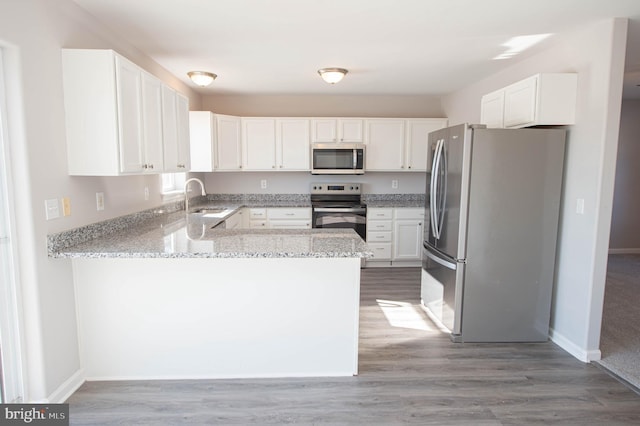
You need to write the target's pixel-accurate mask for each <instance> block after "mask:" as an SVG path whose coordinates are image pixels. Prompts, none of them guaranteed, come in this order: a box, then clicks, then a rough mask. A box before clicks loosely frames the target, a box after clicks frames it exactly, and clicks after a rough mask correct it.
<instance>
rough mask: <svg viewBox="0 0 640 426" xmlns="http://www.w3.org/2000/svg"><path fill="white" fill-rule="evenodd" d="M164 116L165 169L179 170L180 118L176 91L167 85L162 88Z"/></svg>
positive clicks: (170, 170) (167, 170)
mask: <svg viewBox="0 0 640 426" xmlns="http://www.w3.org/2000/svg"><path fill="white" fill-rule="evenodd" d="M162 116H163V120H162V128H163V136H164V137H163V146H164V167H165V171H166V172H177V171H180V170H178V120H177V109H176V92H175V91H173V89H171V88H170V87H167V86H164V87H163V88H162Z"/></svg>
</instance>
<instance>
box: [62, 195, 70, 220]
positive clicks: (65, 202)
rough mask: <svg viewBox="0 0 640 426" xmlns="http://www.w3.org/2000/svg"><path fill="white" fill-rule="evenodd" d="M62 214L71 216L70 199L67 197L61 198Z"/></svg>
mask: <svg viewBox="0 0 640 426" xmlns="http://www.w3.org/2000/svg"><path fill="white" fill-rule="evenodd" d="M62 215H63V216H71V199H70V198H69V197H64V198H63V199H62Z"/></svg>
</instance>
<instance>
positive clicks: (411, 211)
mask: <svg viewBox="0 0 640 426" xmlns="http://www.w3.org/2000/svg"><path fill="white" fill-rule="evenodd" d="M423 224H424V209H422V208H397V209H395V216H394V221H393V260H394V261H419V260H420V258H421V255H422V240H423V235H422V234H423V229H424V228H423Z"/></svg>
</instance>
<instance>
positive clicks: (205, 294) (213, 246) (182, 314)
mask: <svg viewBox="0 0 640 426" xmlns="http://www.w3.org/2000/svg"><path fill="white" fill-rule="evenodd" d="M274 201H277V200H274ZM216 202H217V201H215V200H208V201H207V205H211V203H213V204H215V203H216ZM224 204H225V205H226V206H227V207H229V206H230V204H229V203H224ZM247 204H249V203H245V202H242V203H239V204H238V205H237V207H238V208H239V207H240V205H242V206H245V205H247ZM261 205H263V204H261ZM170 210H171V209H170V208H163V209H162V210H150V211H146V212H141V213H140V214H136V215H131V216H128V217H125V218H120V219H117V220H112V221H107V222H104V223H100V224H93V225H89V226H87V227H84V228H81V229H77V230H71V231H67V232H65V233H61V234H56V235H52V236H49V239H48V248H49V255H50V257H52V258H55V259H54V261H60V262H64V261H70V262H71V263H72V267H73V277H74V286H75V296H76V309H77V316H78V333H79V342H80V356H81V359H82V365H83V374H84V379H86V380H152V379H212V378H255V377H302V376H351V375H355V374H357V372H358V324H359V300H360V297H359V295H360V267H361V258H362V257H367V256H368V255H369V251H368V248H367V246H366V244H365V243H364V241H362V239H361V238H360V236H359V235H358V234H357V233H355V232H354V231H353V230H341V229H335V230H326V229H308V230H250V229H247V230H216V229H211V228H212V226H214V224H215V223H217V221H218V220H207V219H202V218H199V217H197V216H196V215H186V214H185V212H184V210H177V211H174V212H171V211H170Z"/></svg>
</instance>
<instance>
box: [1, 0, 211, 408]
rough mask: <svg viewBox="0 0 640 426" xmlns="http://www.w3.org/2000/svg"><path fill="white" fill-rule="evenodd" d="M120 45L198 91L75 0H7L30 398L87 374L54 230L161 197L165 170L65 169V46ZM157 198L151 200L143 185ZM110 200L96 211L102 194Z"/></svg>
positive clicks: (5, 35)
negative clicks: (61, 206)
mask: <svg viewBox="0 0 640 426" xmlns="http://www.w3.org/2000/svg"><path fill="white" fill-rule="evenodd" d="M62 47H71V48H73V47H77V48H113V49H115V50H116V51H118V52H119V53H121V54H123V55H125V56H127V57H128V58H130V59H131V60H133V61H134V62H136V63H138V64H139V65H140V66H142V67H143V68H146V69H147V70H149V71H150V72H152V73H154V74H155V75H157V76H158V77H159V78H161V79H162V80H164V81H165V82H167V83H168V84H170V85H172V86H173V87H175V88H176V89H177V90H179V91H181V92H183V93H185V94H187V95H188V96H189V97H190V99H191V103H192V108H193V109H200V108H201V103H200V98H199V96H198V95H197V94H196V93H195V92H193V91H191V90H190V89H189V88H188V87H186V86H184V85H182V84H181V83H179V82H178V81H177V80H176V79H175V77H173V76H171V75H170V74H169V73H168V72H167V71H166V70H164V69H162V68H161V67H159V66H158V65H157V64H155V63H154V62H153V61H151V60H150V59H149V58H148V57H146V56H144V55H143V54H141V53H140V52H139V51H137V50H135V49H134V48H132V47H131V46H130V45H129V44H128V43H127V42H126V41H124V40H120V39H118V37H117V36H115V35H113V34H112V33H110V32H109V31H107V30H105V28H104V27H103V26H102V25H100V24H99V23H98V22H96V21H95V20H94V19H93V18H91V17H90V16H89V15H87V14H85V13H84V12H83V11H82V10H81V9H79V8H78V7H77V6H76V5H75V3H73V2H72V1H70V0H56V1H50V0H8V1H7V0H5V1H2V3H1V4H0V48H2V49H3V50H4V51H5V54H6V56H5V59H6V61H5V68H6V70H5V72H6V77H7V83H8V93H7V98H8V99H7V103H8V111H7V112H8V114H7V115H8V117H7V120H8V127H9V129H8V130H9V141H8V144H9V150H10V152H11V163H12V167H13V172H14V176H13V179H14V182H15V188H14V191H13V192H14V193H15V200H14V201H15V203H14V205H13V206H12V207H13V208H14V210H15V213H16V223H15V227H16V229H17V233H18V234H17V235H18V239H19V241H18V250H19V254H20V264H19V265H18V266H19V274H20V275H19V278H20V280H19V286H20V289H21V292H22V296H23V306H22V311H23V312H22V313H23V324H22V325H23V331H24V334H25V345H26V347H25V348H24V353H25V355H26V358H25V361H26V370H27V373H28V376H27V378H26V387H27V393H26V400H27V401H46V400H54V401H59V400H60V399H61V398H64V397H65V396H66V395H65V394H66V393H68V392H70V391H71V390H73V387H74V386H75V385H77V383H78V380H80V379H81V374H80V360H79V355H78V344H77V333H76V318H75V306H74V300H75V298H74V290H73V280H72V275H71V265H70V261H68V260H57V259H56V260H52V259H49V258H48V257H47V252H46V236H47V235H48V234H51V233H55V232H58V231H62V230H65V229H70V228H75V227H78V226H81V225H85V224H88V223H92V222H96V221H100V220H105V219H108V218H112V217H116V216H120V215H123V214H128V213H132V212H135V211H138V210H142V209H145V208H151V207H153V206H155V205H158V204H160V203H161V201H160V195H159V194H160V181H159V177H157V176H144V177H118V178H88V177H70V176H68V175H67V173H66V146H65V129H64V108H63V100H62V76H61V59H60V49H61V48H62ZM144 186H149V188H150V190H151V193H152V197H151V200H149V201H148V202H145V201H144V197H143V188H144ZM98 191H100V192H104V193H105V201H106V208H105V210H104V211H103V212H97V211H96V209H95V193H96V192H98ZM62 197H70V199H71V212H72V213H71V216H69V217H66V218H60V219H55V220H52V221H45V218H44V200H45V199H49V198H58V199H60V198H62Z"/></svg>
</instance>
